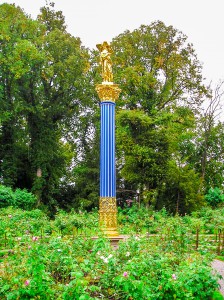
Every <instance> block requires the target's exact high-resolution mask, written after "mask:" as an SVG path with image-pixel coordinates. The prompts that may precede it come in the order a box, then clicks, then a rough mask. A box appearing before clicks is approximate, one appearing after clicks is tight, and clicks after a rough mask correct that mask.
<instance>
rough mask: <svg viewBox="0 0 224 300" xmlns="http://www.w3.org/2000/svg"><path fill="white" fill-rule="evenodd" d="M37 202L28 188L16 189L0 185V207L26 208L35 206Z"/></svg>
mask: <svg viewBox="0 0 224 300" xmlns="http://www.w3.org/2000/svg"><path fill="white" fill-rule="evenodd" d="M36 202H37V199H36V197H35V196H34V195H33V194H32V193H29V192H28V191H27V190H26V189H23V190H21V189H16V190H15V192H14V191H13V190H12V188H10V187H6V186H4V185H0V208H3V207H8V206H13V207H16V208H21V209H25V210H30V209H32V208H34V206H35V204H36Z"/></svg>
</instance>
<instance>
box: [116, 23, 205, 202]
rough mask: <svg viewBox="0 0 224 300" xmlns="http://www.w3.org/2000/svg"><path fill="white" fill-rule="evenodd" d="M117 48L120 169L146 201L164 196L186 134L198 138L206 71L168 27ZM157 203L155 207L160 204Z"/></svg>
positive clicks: (123, 40)
mask: <svg viewBox="0 0 224 300" xmlns="http://www.w3.org/2000/svg"><path fill="white" fill-rule="evenodd" d="M112 47H113V50H114V53H116V55H114V57H113V60H114V72H115V76H114V77H115V81H116V82H118V83H120V85H121V88H122V94H121V97H120V101H118V102H117V106H118V108H117V124H118V126H117V138H118V141H119V145H118V149H119V151H118V153H119V161H120V162H121V167H120V168H119V169H120V170H121V174H122V175H123V177H124V178H125V179H126V180H128V181H129V182H135V186H136V187H140V188H141V189H142V193H143V195H144V194H145V195H146V194H147V195H158V193H159V190H160V188H161V187H162V185H163V184H166V183H167V182H168V173H169V169H170V168H169V165H170V163H169V162H170V161H175V163H176V165H178V159H177V158H178V157H179V155H181V153H180V151H181V149H182V147H183V145H184V141H183V139H184V134H185V136H186V133H188V136H189V135H190V132H193V130H194V127H195V121H196V119H195V115H196V114H197V111H198V109H199V107H200V104H201V102H202V100H203V97H204V96H205V95H207V89H206V88H205V86H204V85H203V81H202V75H201V65H200V63H199V61H198V59H197V56H196V54H195V51H194V49H193V46H192V45H191V44H189V43H187V37H186V36H185V35H184V34H182V33H181V32H180V31H178V30H177V29H175V28H173V27H172V26H168V27H167V26H165V24H164V23H162V22H155V23H152V24H151V25H149V26H141V27H140V28H139V29H136V30H134V31H133V32H130V31H126V32H124V33H123V34H120V35H119V36H118V37H116V38H114V39H113V41H112ZM187 138H188V137H187ZM175 157H176V158H175ZM182 160H183V161H184V163H185V164H186V158H185V159H184V158H182ZM194 192H195V193H197V192H196V189H194ZM153 197H154V196H153ZM166 197H167V201H168V200H169V196H168V195H167V194H166ZM175 197H178V196H177V194H175V195H174V198H175ZM146 198H147V197H146ZM154 198H155V197H154ZM154 198H153V201H154V204H155V203H156V201H157V200H159V198H157V200H155V199H154ZM148 201H149V202H152V201H150V199H149V198H147V202H148ZM175 203H176V201H175ZM156 205H157V204H156Z"/></svg>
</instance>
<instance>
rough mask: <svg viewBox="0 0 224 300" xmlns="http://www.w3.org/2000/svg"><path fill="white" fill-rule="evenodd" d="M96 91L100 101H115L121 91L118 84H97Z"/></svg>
mask: <svg viewBox="0 0 224 300" xmlns="http://www.w3.org/2000/svg"><path fill="white" fill-rule="evenodd" d="M96 91H97V93H98V96H99V98H100V100H101V101H112V102H115V101H116V100H117V99H118V97H119V95H120V92H121V89H120V88H119V86H118V84H97V85H96Z"/></svg>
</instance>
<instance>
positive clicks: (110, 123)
mask: <svg viewBox="0 0 224 300" xmlns="http://www.w3.org/2000/svg"><path fill="white" fill-rule="evenodd" d="M100 139H101V141H100V197H116V171H115V103H114V102H110V101H105V102H101V132H100Z"/></svg>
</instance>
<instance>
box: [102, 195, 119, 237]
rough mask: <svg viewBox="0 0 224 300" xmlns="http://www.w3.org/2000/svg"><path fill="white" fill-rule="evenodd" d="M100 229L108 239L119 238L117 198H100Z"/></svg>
mask: <svg viewBox="0 0 224 300" xmlns="http://www.w3.org/2000/svg"><path fill="white" fill-rule="evenodd" d="M99 214H100V228H101V230H102V231H103V233H104V234H105V235H106V236H108V237H114V236H118V235H119V234H118V231H117V204H116V198H115V197H100V210H99Z"/></svg>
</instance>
